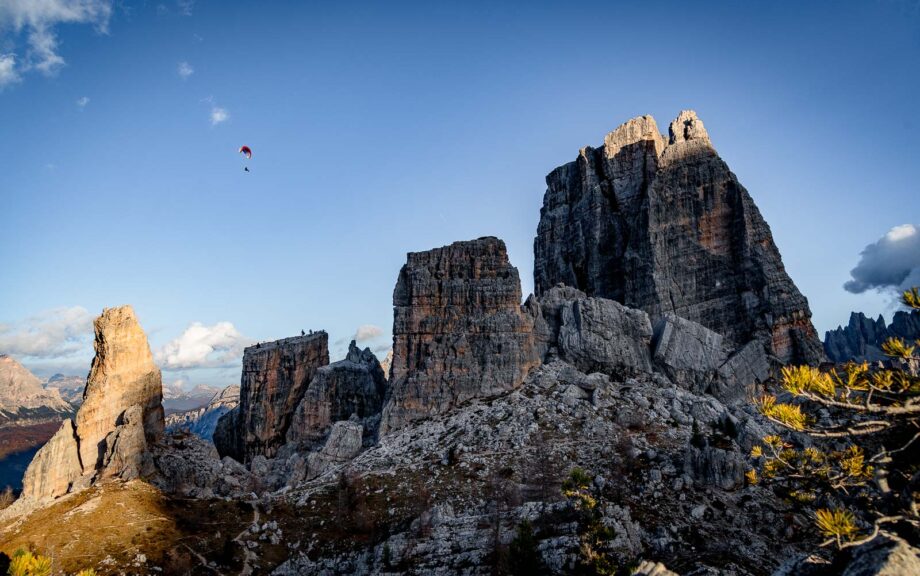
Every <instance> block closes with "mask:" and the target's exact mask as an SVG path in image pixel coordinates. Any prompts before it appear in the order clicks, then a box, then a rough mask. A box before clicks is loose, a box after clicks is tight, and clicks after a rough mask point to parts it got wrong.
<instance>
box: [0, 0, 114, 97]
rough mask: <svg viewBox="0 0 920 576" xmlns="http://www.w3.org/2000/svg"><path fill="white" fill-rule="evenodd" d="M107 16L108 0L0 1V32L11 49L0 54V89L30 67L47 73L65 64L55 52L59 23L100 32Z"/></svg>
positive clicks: (19, 78) (109, 2)
mask: <svg viewBox="0 0 920 576" xmlns="http://www.w3.org/2000/svg"><path fill="white" fill-rule="evenodd" d="M111 17H112V0H3V1H2V2H0V34H3V35H6V34H5V33H9V36H10V37H11V38H12V41H11V43H10V46H11V47H10V48H8V49H12V50H13V52H11V53H7V54H0V88H2V87H4V86H6V85H9V84H12V83H15V82H19V81H20V80H21V79H22V74H24V73H27V72H31V71H32V70H37V71H39V72H41V73H42V74H45V75H47V76H50V75H53V74H55V73H56V72H57V71H58V70H60V69H61V67H63V66H64V65H65V64H66V61H65V60H64V57H63V56H61V55H60V54H59V53H58V41H57V35H56V34H55V28H56V27H57V26H58V25H59V24H91V25H92V26H93V27H94V28H95V29H96V31H97V32H99V33H102V34H104V33H106V32H108V25H109V19H110V18H111ZM20 36H24V39H25V45H22V40H21V38H20ZM19 52H21V53H22V56H21V57H20V54H19Z"/></svg>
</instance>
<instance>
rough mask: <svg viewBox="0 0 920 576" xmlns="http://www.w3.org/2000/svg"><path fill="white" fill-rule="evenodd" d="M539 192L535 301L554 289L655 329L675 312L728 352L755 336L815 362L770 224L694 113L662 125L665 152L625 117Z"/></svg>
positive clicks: (818, 356)
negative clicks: (608, 305) (617, 309)
mask: <svg viewBox="0 0 920 576" xmlns="http://www.w3.org/2000/svg"><path fill="white" fill-rule="evenodd" d="M546 184H547V189H546V194H545V196H544V199H543V207H542V209H541V210H540V223H539V226H538V227H537V235H536V238H535V240H534V285H535V291H536V294H537V296H542V295H543V294H545V293H546V292H547V291H548V290H550V289H551V288H552V287H553V286H555V285H556V284H559V283H562V284H565V285H567V286H572V287H574V288H577V289H579V290H581V291H583V292H585V293H586V295H587V296H589V297H601V298H609V299H612V300H616V301H618V302H620V303H622V304H624V305H626V306H628V307H630V308H639V309H641V310H644V311H646V312H647V313H648V314H649V316H650V317H651V320H652V322H653V323H655V322H657V320H658V319H659V318H661V317H662V315H664V314H667V313H674V314H676V315H678V316H680V317H682V318H686V319H688V320H691V321H693V322H696V323H699V324H702V325H703V326H705V327H707V328H709V329H710V330H713V331H715V332H717V333H719V334H721V335H723V336H725V337H726V339H727V343H728V344H729V345H732V346H735V347H738V346H743V345H745V344H746V343H747V342H749V341H750V340H751V339H753V338H757V339H760V340H762V341H763V342H764V343H765V344H767V346H768V352H769V353H771V354H773V355H774V356H776V357H777V358H779V359H780V360H781V361H783V362H787V361H795V362H808V363H815V362H819V361H821V360H822V359H823V358H824V354H823V350H822V348H821V343H820V340H819V339H818V337H817V333H816V332H815V329H814V327H813V326H812V324H811V311H810V310H809V308H808V302H807V300H806V299H805V297H804V296H803V295H802V294H801V292H799V290H798V288H796V286H795V284H793V282H792V280H791V279H790V278H789V276H788V275H787V274H786V271H785V269H784V267H783V263H782V258H781V257H780V254H779V250H778V249H777V248H776V245H775V244H774V242H773V237H772V235H771V233H770V228H769V226H768V225H767V223H766V222H765V221H764V219H763V217H762V216H761V214H760V211H759V210H758V209H757V206H756V205H755V204H754V201H753V199H752V198H751V196H750V195H749V194H748V192H747V191H746V190H745V189H744V187H743V186H742V185H741V184H740V183H739V182H738V179H737V178H736V177H735V175H734V174H732V172H731V171H730V170H729V168H728V166H727V165H726V164H725V162H723V161H722V159H721V158H719V156H718V154H717V153H716V151H715V149H714V148H713V147H712V145H711V142H710V140H709V135H708V133H707V132H706V129H705V127H704V126H703V123H702V121H701V120H700V119H699V118H698V117H697V116H696V114H695V113H694V112H692V111H684V112H681V113H680V115H679V116H678V118H677V119H676V120H674V122H672V123H671V125H670V137H669V139H668V141H667V144H665V143H664V139H663V137H661V136H660V135H658V134H657V128H656V127H655V124H654V120H653V119H652V118H651V117H649V116H642V117H639V118H634V119H633V120H630V121H629V122H627V123H625V124H623V125H622V126H620V127H619V128H617V130H614V131H613V132H612V133H610V134H608V136H607V138H606V139H605V145H604V148H603V150H595V149H592V148H586V149H583V150H582V151H581V152H580V153H579V156H578V158H576V160H575V161H573V162H569V163H568V164H564V165H562V166H560V167H558V168H556V169H555V170H553V171H552V172H550V174H549V175H548V176H547V177H546Z"/></svg>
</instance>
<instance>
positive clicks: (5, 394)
mask: <svg viewBox="0 0 920 576" xmlns="http://www.w3.org/2000/svg"><path fill="white" fill-rule="evenodd" d="M73 410H74V407H73V406H72V405H71V404H70V403H69V402H67V401H66V400H65V399H64V398H63V397H62V396H61V393H60V391H59V390H58V389H57V388H45V387H43V386H42V381H41V380H39V379H38V377H36V376H35V375H34V374H32V373H31V372H29V370H28V369H27V368H26V367H25V366H23V365H22V364H20V363H19V362H17V361H16V360H15V359H14V358H13V357H11V356H7V355H0V425H2V424H6V423H15V424H37V423H40V422H47V421H50V420H60V419H61V418H64V417H66V416H69V415H70V414H72V413H73Z"/></svg>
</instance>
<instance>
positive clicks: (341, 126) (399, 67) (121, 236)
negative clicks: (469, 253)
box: [0, 0, 920, 384]
mask: <svg viewBox="0 0 920 576" xmlns="http://www.w3.org/2000/svg"><path fill="white" fill-rule="evenodd" d="M330 4H333V5H330ZM693 4H694V6H693V7H692V8H691V7H689V6H688V3H686V2H634V3H620V2H609V1H606V2H596V3H593V2H588V3H580V4H578V5H577V6H573V5H572V4H571V3H565V2H558V3H551V2H534V1H531V2H526V3H523V2H522V3H516V4H512V3H497V2H468V1H464V2H405V3H399V2H395V3H394V2H386V3H384V2H369V3H352V2H342V3H304V2H227V1H221V2H217V1H207V0H201V1H197V2H190V1H188V0H185V1H183V2H175V1H172V0H164V1H163V2H162V3H157V2H146V3H144V2H124V3H117V4H116V5H114V6H113V5H111V4H110V3H108V2H105V1H103V0H83V2H82V3H81V4H80V5H81V6H82V7H83V8H86V7H89V8H91V9H92V10H91V11H89V12H85V11H84V12H82V13H74V12H73V10H71V11H69V12H68V11H67V8H68V7H71V8H72V6H73V5H74V2H72V1H70V0H49V2H47V3H45V5H46V6H49V7H51V8H55V7H57V8H61V9H60V10H51V9H49V11H48V12H47V13H41V12H40V10H38V9H37V8H34V6H33V8H28V7H23V6H25V5H26V4H23V3H22V2H20V1H18V0H15V1H12V2H10V3H9V5H7V6H5V7H0V83H2V84H3V86H2V88H0V134H2V138H0V158H2V159H3V160H2V170H0V205H2V207H3V209H2V211H0V262H2V263H3V264H2V266H3V275H2V278H3V282H2V284H0V344H2V343H4V342H5V343H6V344H7V347H8V348H9V349H10V350H11V351H12V352H13V353H14V354H15V355H19V356H20V357H22V358H23V359H24V361H25V363H26V364H27V365H28V366H29V367H31V368H33V369H35V370H36V372H38V373H40V375H47V374H48V373H49V372H51V371H53V370H58V369H61V370H65V371H71V372H74V373H78V374H82V373H85V372H86V371H88V369H89V364H88V360H89V358H90V357H91V340H90V339H88V337H87V334H88V333H90V332H91V329H90V328H89V325H88V318H90V317H91V316H92V315H95V314H98V313H99V312H100V311H101V309H102V308H103V307H105V306H113V305H118V304H123V303H130V304H132V305H134V307H135V309H136V310H137V312H138V315H139V316H140V319H141V322H142V324H143V325H144V327H145V328H146V329H147V331H148V333H149V335H150V340H151V344H152V346H153V348H154V349H155V350H157V351H158V354H159V357H160V358H161V359H164V360H163V362H164V363H166V364H168V366H167V367H168V368H170V370H168V371H167V372H166V373H165V380H167V381H174V380H177V379H181V380H183V381H185V382H187V383H188V384H197V383H211V384H228V383H232V382H235V381H237V380H238V378H239V368H238V363H237V361H236V360H235V358H236V357H237V355H238V352H239V349H240V348H241V346H242V345H243V344H245V342H248V341H250V340H270V339H275V338H280V337H285V336H289V335H293V334H295V333H299V331H300V330H301V329H302V328H303V329H320V328H324V329H326V330H328V331H329V332H330V335H331V341H332V342H333V356H337V355H340V354H341V352H342V350H343V346H344V345H345V341H347V339H348V338H350V337H351V336H352V335H353V334H355V333H356V331H357V330H358V328H359V327H360V326H362V325H366V326H377V327H380V328H381V330H380V331H379V332H380V334H379V335H378V336H376V337H371V338H368V339H366V340H365V341H364V342H363V344H364V345H368V346H371V347H372V348H374V349H377V350H383V349H385V348H386V347H387V344H388V342H389V334H390V329H391V323H392V307H391V298H392V289H393V286H394V283H395V281H396V275H397V272H398V270H399V267H400V266H401V264H402V263H403V261H404V260H405V254H406V252H407V251H415V250H424V249H428V248H432V247H435V246H441V245H444V244H447V243H450V242H452V241H455V240H462V239H470V238H475V237H478V236H483V235H495V236H499V237H501V238H503V239H504V240H505V241H506V242H507V244H508V247H509V251H510V254H511V258H512V262H513V263H514V264H515V265H516V266H517V267H518V268H519V270H520V272H521V277H522V280H523V284H524V286H523V288H524V292H525V294H526V293H527V292H528V291H529V290H531V289H532V286H533V281H532V267H533V263H532V258H533V250H532V243H533V237H534V233H535V231H536V226H537V221H538V218H539V210H540V206H541V202H542V197H543V193H544V190H545V184H544V180H543V179H544V177H545V175H546V174H547V173H548V172H549V171H550V170H552V169H553V168H554V167H556V166H557V165H559V164H562V163H564V162H567V161H570V160H571V159H573V158H574V157H575V156H576V154H577V151H578V149H579V148H580V147H582V146H585V145H598V144H600V143H601V142H602V141H603V137H604V134H606V133H607V132H608V131H610V130H612V129H613V128H615V127H616V126H617V125H619V124H621V123H622V122H624V121H626V120H627V119H629V118H630V117H633V116H637V115H641V114H652V115H654V116H655V118H656V119H657V120H658V124H659V126H660V127H661V128H662V129H663V130H665V129H666V126H667V123H668V122H670V120H671V119H673V118H674V117H675V116H676V115H677V113H678V112H679V111H680V110H681V109H686V108H692V109H695V110H696V111H697V112H698V113H699V115H700V117H701V118H702V119H703V121H704V122H705V124H706V128H707V130H708V132H709V134H710V136H711V138H712V140H713V142H714V145H715V146H716V148H717V149H718V151H719V152H720V154H721V155H722V157H723V158H724V159H725V160H726V161H727V162H728V164H729V165H730V166H731V168H732V170H733V171H734V172H735V173H736V174H737V175H738V177H739V178H740V180H741V182H742V183H743V184H744V185H745V187H746V188H747V189H748V190H749V191H750V193H751V195H752V196H753V197H754V200H755V202H756V203H757V204H758V206H759V207H760V209H761V211H762V212H763V214H764V216H765V217H766V219H767V221H768V222H769V223H770V225H771V228H772V230H773V233H774V236H775V239H776V242H777V244H778V246H779V248H780V250H781V252H782V254H783V258H784V261H785V264H786V268H787V270H788V271H789V273H790V275H791V276H792V278H793V279H794V281H795V282H796V283H797V284H798V286H799V287H800V289H801V290H802V291H803V292H804V293H805V295H806V296H807V297H808V298H809V301H810V303H811V307H812V311H813V313H814V320H815V324H816V326H817V328H818V329H819V331H821V332H822V333H823V331H824V330H826V329H828V328H831V327H834V326H836V325H837V324H840V323H846V321H847V318H848V316H849V312H850V310H863V311H865V312H866V313H871V314H873V315H876V314H878V313H880V312H885V313H886V315H890V310H891V297H890V295H889V293H887V292H885V291H882V292H878V291H877V290H874V289H870V290H867V291H865V292H863V293H862V294H852V293H849V292H847V291H845V290H844V289H843V287H842V286H843V284H844V282H846V281H848V280H850V274H849V272H850V269H851V268H853V267H854V266H855V265H856V264H857V262H858V261H859V255H860V252H861V251H862V250H863V249H864V248H865V247H866V246H867V245H869V244H872V243H874V242H876V241H877V240H878V239H879V238H880V237H882V236H883V235H884V234H885V233H886V232H888V231H889V230H890V229H892V228H893V227H895V226H898V225H904V224H917V223H918V222H920V209H918V208H917V207H916V206H917V204H916V197H917V194H918V184H917V182H920V162H918V158H920V144H918V140H917V134H918V133H920V119H918V117H917V114H916V104H917V94H918V93H920V3H918V2H916V1H862V2H814V3H807V5H806V6H802V5H801V4H802V3H795V2H773V1H770V2H766V1H764V2H743V3H738V2H711V3H693ZM49 36H50V38H51V41H52V43H51V45H50V48H49V43H48V41H47V40H48V38H49ZM4 57H6V60H4ZM11 57H12V59H10V58H11ZM58 59H63V63H62V62H60V61H59V60H58ZM183 63H184V64H183ZM4 66H5V67H4ZM180 70H182V71H184V72H185V74H180ZM221 111H223V118H221ZM217 120H222V121H219V122H216V121H217ZM242 144H248V145H249V146H251V147H252V149H253V152H254V156H253V158H252V160H251V161H250V162H249V163H248V165H249V167H250V169H251V170H252V171H251V173H248V174H246V173H244V172H243V170H242V168H243V165H244V162H243V160H242V159H241V158H240V157H239V155H238V154H237V149H238V147H239V146H240V145H242ZM911 201H913V202H912V204H913V205H911ZM76 307H79V308H76ZM60 309H67V313H66V314H61V313H60ZM61 317H66V318H68V319H69V320H67V322H69V323H64V322H63V321H61V320H60V318H61ZM196 322H197V323H200V324H201V326H200V327H199V328H200V329H199V330H197V332H196V331H195V330H193V331H192V333H189V332H187V329H188V328H189V327H190V325H192V324H193V323H196ZM62 323H64V324H66V325H62ZM219 323H224V324H219ZM226 323H229V326H228V324H226ZM377 332H378V331H377V330H374V329H372V328H368V327H365V329H364V330H363V333H364V334H367V335H369V336H370V335H373V334H377ZM183 334H185V338H184V339H182V338H180V336H182V335H183ZM4 335H5V336H4ZM29 339H31V341H30V342H25V341H26V340H29ZM170 346H171V347H170ZM202 346H204V348H202ZM208 346H210V347H212V348H214V349H215V352H214V353H211V354H206V356H202V353H201V351H202V350H204V351H205V352H207V350H208ZM164 347H167V348H164ZM170 350H171V351H172V352H174V353H175V354H173V355H172V356H170V354H169V351H170ZM0 352H2V351H0ZM169 358H171V359H169ZM225 365H228V366H229V367H215V366H225Z"/></svg>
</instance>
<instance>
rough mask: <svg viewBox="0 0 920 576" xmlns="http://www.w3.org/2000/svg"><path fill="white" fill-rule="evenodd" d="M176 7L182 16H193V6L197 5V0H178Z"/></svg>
mask: <svg viewBox="0 0 920 576" xmlns="http://www.w3.org/2000/svg"><path fill="white" fill-rule="evenodd" d="M176 7H177V9H178V10H179V14H181V15H182V16H191V15H192V8H194V7H195V0H176Z"/></svg>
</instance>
